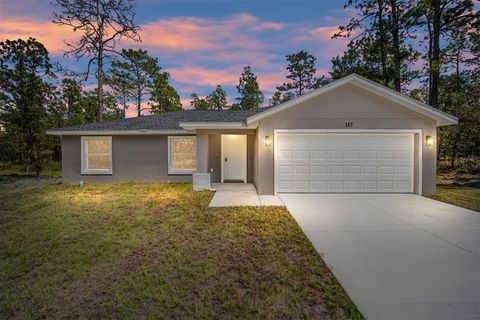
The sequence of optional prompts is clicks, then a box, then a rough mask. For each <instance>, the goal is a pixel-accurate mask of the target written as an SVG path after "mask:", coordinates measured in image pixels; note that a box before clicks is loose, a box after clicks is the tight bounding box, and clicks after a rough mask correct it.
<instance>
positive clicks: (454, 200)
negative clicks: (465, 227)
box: [430, 185, 480, 211]
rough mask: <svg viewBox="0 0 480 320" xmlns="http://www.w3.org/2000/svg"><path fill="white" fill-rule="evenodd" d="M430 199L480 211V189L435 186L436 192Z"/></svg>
mask: <svg viewBox="0 0 480 320" xmlns="http://www.w3.org/2000/svg"><path fill="white" fill-rule="evenodd" d="M430 198H432V199H435V200H439V201H443V202H446V203H450V204H453V205H456V206H459V207H463V208H467V209H470V210H475V211H480V189H477V188H469V187H458V186H455V185H437V192H436V194H435V195H434V196H430Z"/></svg>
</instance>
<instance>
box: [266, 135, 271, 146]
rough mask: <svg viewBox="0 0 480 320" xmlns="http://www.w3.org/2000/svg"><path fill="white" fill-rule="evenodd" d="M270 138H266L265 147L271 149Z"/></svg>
mask: <svg viewBox="0 0 480 320" xmlns="http://www.w3.org/2000/svg"><path fill="white" fill-rule="evenodd" d="M270 144H271V142H270V136H265V147H270Z"/></svg>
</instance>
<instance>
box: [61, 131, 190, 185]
mask: <svg viewBox="0 0 480 320" xmlns="http://www.w3.org/2000/svg"><path fill="white" fill-rule="evenodd" d="M80 140H81V139H80V136H63V137H62V178H63V181H64V182H78V181H80V180H83V181H165V182H191V181H192V176H191V175H169V174H168V142H167V140H168V138H167V136H164V135H158V136H157V135H144V136H142V135H136V136H113V137H112V162H113V172H112V174H111V175H82V174H81V144H80Z"/></svg>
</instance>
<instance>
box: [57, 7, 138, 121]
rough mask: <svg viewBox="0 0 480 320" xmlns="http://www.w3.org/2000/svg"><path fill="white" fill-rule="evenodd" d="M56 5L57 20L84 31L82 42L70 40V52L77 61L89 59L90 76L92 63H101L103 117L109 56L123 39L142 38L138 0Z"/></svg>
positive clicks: (100, 109)
mask: <svg viewBox="0 0 480 320" xmlns="http://www.w3.org/2000/svg"><path fill="white" fill-rule="evenodd" d="M54 5H55V7H56V8H57V11H56V12H54V13H53V22H54V23H56V24H58V25H60V26H67V27H71V28H72V29H73V31H74V32H76V31H81V32H82V33H83V34H82V35H81V36H80V39H79V40H78V41H76V42H71V43H67V45H68V47H69V50H68V51H67V52H66V54H67V55H72V56H73V57H75V58H76V59H77V60H79V59H82V58H87V59H88V67H87V71H86V77H88V76H89V74H90V67H91V65H92V64H93V63H95V64H96V66H97V71H96V77H97V90H96V92H97V98H98V101H97V103H98V107H97V110H98V119H99V120H102V117H103V109H104V97H103V95H104V90H103V82H104V79H103V78H104V71H103V66H104V63H105V59H106V58H107V57H108V56H110V55H111V54H112V53H115V52H116V51H115V47H116V44H117V42H118V41H119V40H120V39H121V38H128V39H132V40H134V41H140V36H139V35H138V31H139V29H140V28H139V27H138V25H136V24H135V22H134V17H135V10H134V9H135V0H54Z"/></svg>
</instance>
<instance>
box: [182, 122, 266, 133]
mask: <svg viewBox="0 0 480 320" xmlns="http://www.w3.org/2000/svg"><path fill="white" fill-rule="evenodd" d="M179 126H180V127H182V128H184V129H185V130H189V131H190V130H198V129H256V128H257V124H256V123H253V124H250V125H247V124H246V123H245V122H244V121H237V122H210V121H195V122H190V121H189V122H180V123H179Z"/></svg>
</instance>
